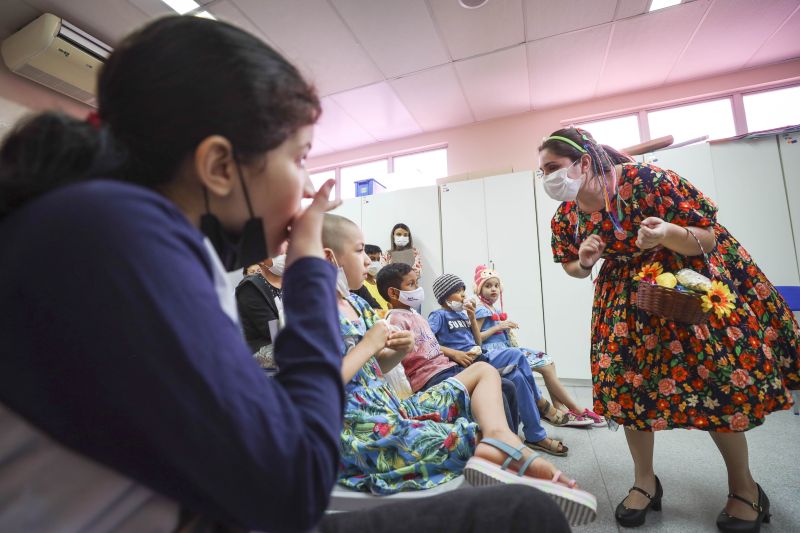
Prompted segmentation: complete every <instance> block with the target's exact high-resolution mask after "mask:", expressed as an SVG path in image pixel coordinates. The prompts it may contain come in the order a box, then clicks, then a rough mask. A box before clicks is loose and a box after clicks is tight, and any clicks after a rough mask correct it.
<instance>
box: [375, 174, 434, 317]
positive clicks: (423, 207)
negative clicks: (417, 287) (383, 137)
mask: <svg viewBox="0 0 800 533" xmlns="http://www.w3.org/2000/svg"><path fill="white" fill-rule="evenodd" d="M362 200H363V203H362V211H361V216H362V222H363V223H362V231H363V232H364V238H365V239H366V242H367V244H375V245H377V246H380V247H381V249H382V250H383V251H384V252H385V251H386V250H388V249H389V246H390V233H391V231H392V228H393V227H394V225H395V224H397V223H398V222H402V223H404V224H406V225H407V226H408V227H409V228H410V229H411V236H412V238H413V240H414V247H415V248H416V249H417V250H418V251H419V252H420V254H422V279H421V280H420V281H421V283H422V287H423V288H424V289H425V302H424V303H423V305H422V313H423V316H428V313H430V312H431V311H433V310H434V309H436V308H437V307H438V305H437V304H436V300H435V299H434V298H433V288H432V284H433V280H434V279H436V277H438V276H440V275H441V274H442V241H441V230H440V226H439V188H438V187H436V186H431V187H419V188H416V189H401V190H399V191H391V192H384V193H379V194H374V195H372V196H364V197H363V198H362Z"/></svg>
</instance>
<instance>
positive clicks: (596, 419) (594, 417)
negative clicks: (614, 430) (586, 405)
mask: <svg viewBox="0 0 800 533" xmlns="http://www.w3.org/2000/svg"><path fill="white" fill-rule="evenodd" d="M570 413H572V414H573V415H575V416H582V417H585V418H588V419H590V420H591V421H592V427H593V428H605V427H608V420H606V418H605V417H604V416H600V415H598V414H597V413H595V412H594V411H590V410H588V409H584V410H583V413H582V414H581V415H577V414H576V413H574V412H572V411H570Z"/></svg>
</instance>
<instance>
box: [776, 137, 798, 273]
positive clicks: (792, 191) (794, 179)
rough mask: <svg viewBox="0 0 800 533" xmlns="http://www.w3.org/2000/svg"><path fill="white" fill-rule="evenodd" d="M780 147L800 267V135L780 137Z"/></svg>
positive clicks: (795, 251)
mask: <svg viewBox="0 0 800 533" xmlns="http://www.w3.org/2000/svg"><path fill="white" fill-rule="evenodd" d="M778 147H779V150H780V154H781V163H782V164H783V182H784V184H785V187H786V196H787V198H788V201H789V215H790V217H791V219H792V230H793V231H792V233H793V234H794V253H795V254H796V258H797V262H798V264H799V265H800V133H797V132H796V133H784V134H782V135H778ZM775 283H777V281H776V282H775Z"/></svg>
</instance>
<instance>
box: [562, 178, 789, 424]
mask: <svg viewBox="0 0 800 533" xmlns="http://www.w3.org/2000/svg"><path fill="white" fill-rule="evenodd" d="M618 197H619V198H618V200H619V202H618V203H617V201H615V200H616V198H615V199H614V200H612V203H613V204H616V205H617V206H618V207H616V210H617V214H618V218H619V222H620V225H621V226H622V230H623V231H621V232H618V231H615V229H614V225H613V223H612V221H611V219H610V218H609V216H608V213H607V212H606V211H605V210H601V211H597V212H594V213H591V214H588V213H581V212H579V210H578V208H577V205H576V203H575V202H564V203H562V204H561V205H560V206H559V208H558V210H557V211H556V214H555V215H554V217H553V219H552V223H551V224H552V230H553V238H552V249H553V256H554V259H555V261H556V262H561V263H564V262H569V261H574V260H576V259H578V248H579V246H580V243H581V242H582V241H583V240H584V239H586V238H587V237H588V236H589V235H591V234H598V235H599V236H600V237H601V238H602V239H603V240H604V241H605V243H606V248H605V250H604V252H603V258H604V259H605V261H604V264H603V266H602V268H601V270H600V274H599V276H598V278H597V280H596V281H595V293H594V303H593V307H592V324H591V327H592V343H591V369H592V382H593V387H594V410H595V412H597V413H599V414H603V415H605V416H606V417H610V418H611V419H613V420H614V421H615V422H617V423H618V424H622V425H625V426H626V427H629V428H631V429H638V430H645V431H652V430H662V429H671V428H695V429H703V430H708V431H721V432H722V431H746V430H748V429H751V428H753V427H755V426H758V425H760V424H762V423H763V422H764V417H765V416H766V415H767V414H768V413H770V412H772V411H776V410H781V409H788V408H789V407H790V406H791V403H792V400H791V395H790V392H789V391H788V390H787V388H791V389H798V388H800V358H799V357H798V349H799V348H800V344H799V343H798V337H799V336H800V330H798V325H797V322H796V321H795V319H794V316H793V315H792V313H791V311H789V309H788V306H787V305H786V303H785V302H784V301H783V299H782V298H781V296H780V295H779V294H778V293H777V291H776V290H775V288H774V287H773V286H772V284H771V283H770V282H769V281H768V280H767V278H766V277H765V276H764V273H763V272H761V270H760V269H759V268H758V266H757V265H756V264H755V262H754V261H753V260H752V258H751V257H750V256H749V255H748V253H747V251H746V250H745V249H744V248H743V247H742V246H741V245H740V244H739V242H738V241H736V239H734V238H733V236H732V235H731V234H730V233H728V231H727V230H726V229H725V228H724V227H723V226H721V225H720V224H718V223H717V222H716V212H717V208H716V205H715V204H714V203H713V202H712V201H711V200H710V199H709V198H707V197H705V196H703V194H702V193H701V192H700V191H698V190H697V189H696V188H695V187H694V186H692V185H691V184H690V183H689V182H688V181H686V180H685V179H683V178H681V177H680V176H678V175H677V174H675V173H674V172H672V171H669V170H666V171H665V170H661V169H660V168H657V167H655V166H652V165H639V164H624V165H623V167H622V175H621V176H619V184H618ZM651 216H653V217H658V218H661V219H663V220H666V221H667V222H672V223H673V224H676V225H678V226H683V227H686V226H696V227H713V228H714V232H715V234H716V239H717V246H716V248H715V249H714V250H712V251H711V252H710V253H709V254H708V255H707V257H708V262H706V260H704V258H703V256H702V255H699V256H694V257H686V256H682V255H680V254H678V253H676V252H673V251H671V250H668V249H666V248H659V249H656V250H646V251H642V250H639V248H637V246H636V244H635V242H636V237H637V232H638V229H639V227H640V225H641V222H642V220H644V219H645V218H647V217H651ZM654 262H659V263H660V264H661V265H663V270H664V272H673V273H674V272H677V271H678V270H680V269H681V268H684V267H686V268H691V269H693V270H695V271H697V272H700V273H702V274H704V275H705V276H707V277H709V278H711V279H712V280H716V281H719V282H721V283H723V284H724V285H725V286H726V287H727V288H728V289H729V290H730V292H731V293H732V294H733V296H734V301H733V304H734V308H733V310H732V311H731V312H730V314H727V316H726V315H725V314H723V313H719V314H717V313H716V312H712V313H711V314H710V316H709V318H708V320H707V322H706V323H704V324H702V325H687V324H683V323H680V322H674V321H671V320H666V319H662V318H659V317H658V316H655V315H651V314H649V313H647V312H646V311H643V310H640V309H639V308H638V307H637V306H636V291H637V287H638V284H639V282H638V281H634V277H635V276H636V275H637V273H638V272H639V271H640V270H641V269H642V267H643V266H645V265H649V264H652V263H654Z"/></svg>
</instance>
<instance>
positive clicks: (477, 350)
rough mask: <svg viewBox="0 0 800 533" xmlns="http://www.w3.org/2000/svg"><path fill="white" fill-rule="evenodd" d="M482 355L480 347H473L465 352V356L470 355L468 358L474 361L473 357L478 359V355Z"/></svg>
mask: <svg viewBox="0 0 800 533" xmlns="http://www.w3.org/2000/svg"><path fill="white" fill-rule="evenodd" d="M482 353H483V350H481V347H480V346H473V347H472V348H470V349H469V350H467V355H470V356H472V358H473V359H474V358H475V357H478V356H479V355H480V354H482Z"/></svg>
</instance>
